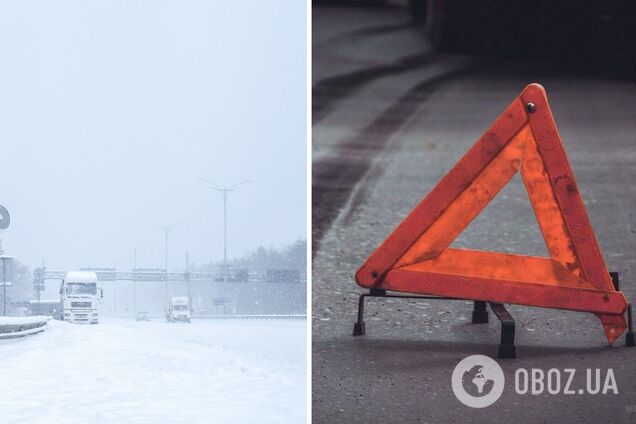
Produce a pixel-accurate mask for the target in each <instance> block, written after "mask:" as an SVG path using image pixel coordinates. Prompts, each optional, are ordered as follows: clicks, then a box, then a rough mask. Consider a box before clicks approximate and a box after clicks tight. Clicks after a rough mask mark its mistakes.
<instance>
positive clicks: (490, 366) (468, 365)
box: [451, 355, 505, 408]
mask: <svg viewBox="0 0 636 424" xmlns="http://www.w3.org/2000/svg"><path fill="white" fill-rule="evenodd" d="M504 383H505V378H504V374H503V370H502V369H501V367H500V366H499V364H498V363H497V362H496V361H495V360H493V359H492V358H489V357H488V356H484V355H471V356H468V357H466V358H464V359H462V360H461V361H460V362H459V363H458V364H457V365H456V366H455V369H454V370H453V375H452V380H451V385H452V388H453V393H455V396H456V397H457V399H458V400H459V401H460V402H462V403H463V404H464V405H466V406H469V407H471V408H485V407H487V406H490V405H492V404H493V403H495V402H496V401H497V399H499V398H500V397H501V394H502V393H503V388H504Z"/></svg>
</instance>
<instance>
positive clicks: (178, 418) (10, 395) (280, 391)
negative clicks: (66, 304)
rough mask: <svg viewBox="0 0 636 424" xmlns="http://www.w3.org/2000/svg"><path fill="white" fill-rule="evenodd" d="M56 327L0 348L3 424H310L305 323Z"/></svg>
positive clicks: (114, 322) (0, 343) (125, 322)
mask: <svg viewBox="0 0 636 424" xmlns="http://www.w3.org/2000/svg"><path fill="white" fill-rule="evenodd" d="M48 326H49V328H48V330H47V331H45V332H44V333H41V334H38V335H34V336H28V337H25V338H22V339H14V340H0V355H1V356H2V362H1V365H0V367H1V374H0V375H1V376H2V377H1V380H2V386H3V388H2V396H0V411H2V418H1V421H2V423H3V424H9V423H11V424H12V423H26V422H28V423H43V424H44V423H46V424H53V423H59V422H63V423H65V424H73V423H82V424H84V423H135V424H137V423H138V424H146V423H148V424H150V423H152V424H155V423H156V424H160V423H171V424H172V423H188V424H190V423H191V424H195V423H256V422H258V423H270V422H272V423H286V422H290V423H300V422H304V421H305V408H306V400H305V396H306V390H305V389H306V386H305V385H306V377H305V376H306V350H305V337H306V322H305V321H291V322H288V321H254V320H251V321H247V320H246V321H241V320H239V321H227V320H223V321H217V320H194V321H193V322H192V324H168V323H166V322H164V321H160V320H158V319H157V320H155V321H151V322H136V321H133V320H132V319H103V322H101V323H100V324H99V325H90V326H89V325H75V324H69V323H64V322H60V321H53V320H52V321H50V322H49V324H48Z"/></svg>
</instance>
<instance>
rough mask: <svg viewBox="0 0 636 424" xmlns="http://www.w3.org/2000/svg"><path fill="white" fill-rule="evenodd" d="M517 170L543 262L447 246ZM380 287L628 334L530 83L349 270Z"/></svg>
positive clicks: (549, 120) (554, 134) (540, 94)
mask: <svg viewBox="0 0 636 424" xmlns="http://www.w3.org/2000/svg"><path fill="white" fill-rule="evenodd" d="M517 172H520V173H521V177H522V179H523V182H524V185H525V187H526V190H527V192H528V196H529V198H530V202H531V203H532V207H533V209H534V212H535V215H536V217H537V221H538V223H539V227H540V228H541V233H542V234H543V238H544V240H545V243H546V247H547V250H548V252H549V254H550V256H549V257H537V256H524V255H513V254H506V253H498V252H486V251H478V250H467V249H455V248H451V247H449V246H450V244H451V243H452V242H453V240H454V239H455V238H456V237H457V236H458V235H459V234H460V233H461V232H462V231H463V230H464V229H465V228H466V227H467V226H468V224H470V222H471V221H472V220H473V219H474V218H475V217H476V216H477V215H478V214H479V213H480V212H481V211H482V210H483V209H484V208H485V207H486V206H487V205H488V203H489V202H490V201H491V200H492V199H493V198H494V197H495V195H496V194H497V193H498V192H499V191H500V190H501V189H502V188H503V187H504V186H505V185H506V184H507V183H508V182H509V181H510V179H511V178H512V177H513V176H514V175H515V174H516V173H517ZM356 281H357V282H358V284H359V285H360V286H362V287H365V288H381V289H385V290H393V291H399V292H408V293H420V294H428V295H437V296H448V297H456V298H463V299H474V300H483V301H491V302H500V303H511V304H519V305H529V306H538V307H544V308H557V309H568V310H574V311H585V312H592V313H595V314H596V315H597V316H598V317H599V318H600V320H601V322H602V323H603V327H604V329H605V333H606V335H607V339H608V340H609V342H610V343H613V342H614V341H615V340H616V339H617V338H618V337H619V336H620V335H621V334H622V333H623V332H624V331H625V329H626V327H627V324H626V320H625V317H624V314H625V310H626V309H627V300H626V299H625V296H624V295H623V293H622V292H619V291H616V290H615V288H614V285H613V284H612V281H611V279H610V276H609V273H608V271H607V267H606V265H605V262H604V261H603V256H602V254H601V251H600V249H599V246H598V242H597V241H596V237H595V235H594V231H593V230H592V226H591V224H590V221H589V218H588V216H587V213H586V211H585V206H584V205H583V201H582V200H581V196H580V194H579V191H578V188H577V185H576V181H575V179H574V174H573V173H572V169H571V168H570V165H569V163H568V160H567V157H566V155H565V151H564V149H563V145H562V143H561V139H560V137H559V133H558V131H557V128H556V124H555V122H554V118H553V116H552V113H551V111H550V107H549V105H548V101H547V97H546V93H545V90H544V89H543V87H542V86H541V85H539V84H530V85H528V86H527V87H526V88H525V89H524V90H523V92H522V93H521V94H520V95H519V97H517V98H516V99H515V100H514V101H513V102H512V104H511V105H510V106H508V108H507V109H506V110H505V111H504V113H503V114H501V116H500V117H499V118H498V119H497V120H496V121H495V123H494V124H493V125H492V126H491V127H490V128H489V129H488V131H486V133H485V134H484V135H483V136H482V137H481V138H480V139H479V140H477V142H476V143H475V144H474V145H473V146H472V147H471V148H470V150H469V151H468V152H467V153H466V154H465V155H464V157H463V158H461V159H460V161H459V162H458V163H457V164H456V165H455V166H454V167H453V168H452V169H451V170H450V172H449V173H448V174H447V175H446V176H445V177H444V178H443V179H442V180H441V181H440V182H439V183H438V184H437V186H436V187H435V188H434V189H433V190H432V191H431V192H430V193H429V194H428V196H426V198H424V200H422V201H421V202H420V203H419V204H418V205H417V206H416V207H415V209H414V210H413V211H412V212H411V213H410V214H409V215H408V216H407V217H406V219H405V220H404V221H402V223H401V224H400V225H399V226H398V227H397V228H396V229H395V230H394V231H393V232H392V233H391V234H390V235H389V237H388V238H387V239H386V240H385V241H384V242H383V243H382V244H381V245H380V246H379V247H378V248H377V249H376V250H375V252H373V253H372V254H371V256H370V257H369V259H368V260H367V261H366V262H365V263H364V265H362V267H361V268H360V269H359V270H358V272H357V273H356Z"/></svg>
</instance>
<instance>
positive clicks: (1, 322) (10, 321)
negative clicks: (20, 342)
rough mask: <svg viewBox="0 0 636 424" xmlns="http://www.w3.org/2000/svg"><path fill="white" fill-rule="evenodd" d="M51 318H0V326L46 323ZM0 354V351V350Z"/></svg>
mask: <svg viewBox="0 0 636 424" xmlns="http://www.w3.org/2000/svg"><path fill="white" fill-rule="evenodd" d="M49 319H51V317H47V316H32V317H0V325H5V324H9V325H16V324H35V323H38V322H46V321H48V320H49ZM0 352H2V350H1V349H0Z"/></svg>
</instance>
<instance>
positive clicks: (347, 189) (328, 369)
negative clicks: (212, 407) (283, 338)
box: [312, 7, 636, 423]
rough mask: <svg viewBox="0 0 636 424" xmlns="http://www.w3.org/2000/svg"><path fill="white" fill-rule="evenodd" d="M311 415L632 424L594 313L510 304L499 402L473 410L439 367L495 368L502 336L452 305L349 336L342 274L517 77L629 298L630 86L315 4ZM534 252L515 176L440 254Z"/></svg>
mask: <svg viewBox="0 0 636 424" xmlns="http://www.w3.org/2000/svg"><path fill="white" fill-rule="evenodd" d="M313 31H314V36H313V42H314V49H313V75H312V84H313V112H314V121H313V184H314V187H313V192H312V197H313V200H312V203H313V237H314V239H313V247H314V259H313V293H312V294H313V300H312V302H313V304H312V307H313V311H312V313H313V364H312V366H313V418H314V422H316V423H337V422H431V423H436V422H466V421H470V422H493V421H495V422H497V421H503V420H513V419H514V420H515V421H516V422H519V423H524V422H591V423H595V422H601V421H602V422H634V421H636V349H627V348H625V347H624V336H623V337H621V338H620V339H619V340H618V341H617V343H616V344H615V346H614V347H609V346H607V340H606V338H605V335H604V333H603V330H602V327H601V324H600V321H599V320H598V319H597V318H596V317H595V316H593V315H591V314H586V313H576V312H567V311H555V310H545V309H540V308H529V307H521V306H511V307H509V310H510V311H511V313H512V315H513V316H514V317H515V319H516V320H517V334H516V337H517V339H516V344H517V356H518V357H517V359H514V360H500V361H499V362H500V364H501V365H502V367H503V369H504V373H505V376H506V379H507V381H506V386H505V390H504V393H503V396H502V397H501V398H500V399H499V400H498V401H497V403H495V404H494V405H493V406H491V407H488V408H484V409H480V410H478V409H471V408H468V407H466V406H464V405H462V404H461V403H460V402H459V401H458V400H457V399H456V398H455V396H454V395H453V392H452V389H451V385H450V378H451V373H452V371H453V368H454V366H455V365H456V364H457V363H458V362H459V361H460V360H461V359H463V358H464V357H466V356H468V355H470V354H484V355H488V356H491V357H496V350H497V345H498V340H499V323H498V322H497V320H496V318H495V317H494V315H493V314H492V313H490V323H489V324H484V325H474V324H471V323H470V314H471V310H472V305H471V303H470V302H463V301H414V300H398V299H372V300H369V301H368V307H367V311H366V327H367V335H366V336H364V337H355V338H354V337H352V335H351V332H352V329H353V322H354V321H355V314H356V310H357V300H358V296H359V294H361V293H362V292H363V290H362V289H361V288H359V287H358V286H357V285H356V284H355V282H354V280H353V275H354V273H355V271H356V269H357V268H358V267H359V266H360V265H361V264H362V262H363V261H364V260H365V259H366V258H367V257H368V255H369V254H370V253H371V252H372V251H373V249H374V248H375V247H377V245H378V244H379V243H381V242H382V240H383V239H384V238H385V237H386V236H387V235H388V234H389V233H390V232H391V231H392V230H393V228H394V227H395V226H397V224H398V223H399V222H400V221H401V220H402V219H403V218H404V217H405V216H406V215H407V214H408V213H409V211H410V210H411V209H412V208H413V207H414V206H415V205H416V204H417V203H418V202H419V201H420V200H421V198H422V197H423V196H424V195H426V194H427V193H428V191H430V190H431V188H432V187H433V186H434V185H435V184H436V183H437V181H439V179H440V178H442V177H443V175H444V174H445V173H446V172H447V171H448V170H449V169H450V168H451V167H452V166H453V164H454V163H455V162H456V161H457V160H458V159H459V158H460V157H461V156H462V155H463V154H464V152H465V151H466V150H467V149H468V148H469V147H470V146H471V145H472V144H473V143H474V141H475V140H476V139H477V138H478V137H479V136H480V135H481V134H482V133H483V132H484V131H485V130H486V129H487V128H488V126H489V125H490V124H491V123H492V121H493V120H494V119H495V118H496V117H497V116H498V115H499V114H500V113H501V112H502V111H503V110H504V108H505V107H506V106H507V105H508V104H509V103H510V102H511V101H512V100H513V99H514V97H515V96H517V95H518V94H519V92H520V91H521V90H522V89H523V88H524V86H525V85H527V84H528V83H530V82H539V83H541V84H543V85H544V86H545V87H546V90H547V92H548V97H549V100H550V104H551V107H552V111H553V113H554V115H555V119H556V121H557V125H558V127H559V130H560V133H561V136H562V139H563V142H564V145H565V149H566V152H567V153H568V157H569V160H570V163H571V165H572V168H573V170H574V173H575V175H576V178H577V181H578V185H579V189H580V190H581V194H582V197H583V199H584V201H585V204H586V207H587V209H588V214H589V216H590V219H591V221H592V224H593V226H594V229H595V231H596V235H597V238H598V240H599V243H600V245H601V249H602V251H603V252H604V256H605V260H606V262H607V264H608V267H609V269H610V270H612V271H619V272H620V276H621V288H622V290H623V291H624V292H625V294H626V296H627V297H628V299H632V298H634V297H636V288H635V283H634V278H635V275H634V269H635V267H636V254H635V253H634V252H636V249H635V248H636V240H635V235H636V219H635V218H634V211H633V209H634V205H635V204H636V187H635V186H634V185H633V181H635V180H636V167H635V166H634V164H635V163H636V112H635V110H636V108H635V107H636V85H635V84H634V82H633V81H629V80H626V79H621V78H610V77H607V76H605V75H609V74H611V72H604V70H603V69H600V70H598V69H596V70H594V71H588V70H585V71H583V70H581V69H580V68H577V67H576V66H573V67H570V66H567V64H555V63H550V62H549V61H546V62H543V63H541V62H540V61H536V60H531V61H521V60H505V61H504V60H497V59H493V58H490V59H484V58H477V57H471V56H469V55H449V54H438V53H434V52H433V51H432V49H431V47H430V44H429V43H428V41H427V39H426V36H425V35H424V33H423V31H421V29H419V28H415V27H412V26H410V25H409V23H408V16H407V15H406V13H405V12H404V11H403V10H401V9H399V8H373V9H360V8H343V7H318V8H314V18H313ZM453 246H455V247H470V248H477V249H483V250H496V251H501V252H509V253H522V254H533V255H546V249H545V246H544V242H543V240H542V237H541V234H540V231H539V229H538V226H537V224H536V219H535V218H534V215H533V212H532V208H531V206H530V204H529V201H528V198H527V194H526V193H525V190H524V188H523V184H522V182H521V180H520V178H519V177H518V176H516V177H515V178H514V179H513V181H512V182H511V183H510V184H509V185H508V186H506V187H505V188H504V189H503V190H502V191H501V192H500V193H499V194H498V195H497V197H495V199H494V200H493V201H492V202H491V204H490V205H489V206H488V207H487V209H486V210H485V211H484V212H483V213H482V214H481V215H480V216H479V217H478V218H477V219H475V221H473V223H471V225H470V226H469V227H468V229H467V230H466V231H464V233H462V235H461V236H460V237H459V238H458V239H457V240H456V241H455V242H454V243H453ZM517 368H528V369H529V368H540V369H543V370H544V371H546V372H547V371H548V370H549V369H550V368H558V369H560V370H563V369H565V368H575V369H577V374H576V376H575V378H574V382H573V385H575V386H576V387H584V386H585V378H584V377H585V370H586V369H587V368H600V369H601V371H602V373H603V375H605V373H606V372H607V370H608V369H609V368H611V369H612V370H613V372H614V374H615V376H616V382H617V386H618V391H619V394H618V395H611V394H608V395H600V394H599V395H589V394H576V395H564V394H559V395H550V394H548V393H544V394H541V395H534V396H533V395H530V394H528V395H518V394H516V393H515V390H514V374H515V370H516V369H517Z"/></svg>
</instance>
